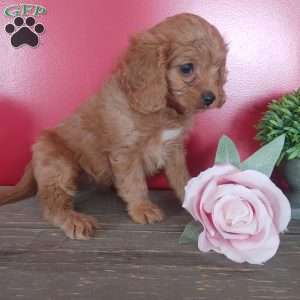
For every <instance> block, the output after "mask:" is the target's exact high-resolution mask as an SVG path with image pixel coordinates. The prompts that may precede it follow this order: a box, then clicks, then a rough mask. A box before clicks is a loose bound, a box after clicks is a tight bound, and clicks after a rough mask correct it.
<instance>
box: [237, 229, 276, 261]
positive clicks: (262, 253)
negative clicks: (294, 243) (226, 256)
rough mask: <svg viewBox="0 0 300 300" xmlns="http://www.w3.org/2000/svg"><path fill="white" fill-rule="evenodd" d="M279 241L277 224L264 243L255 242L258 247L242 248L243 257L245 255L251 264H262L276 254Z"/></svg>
mask: <svg viewBox="0 0 300 300" xmlns="http://www.w3.org/2000/svg"><path fill="white" fill-rule="evenodd" d="M279 243H280V240H279V234H278V232H277V230H276V228H275V226H274V225H272V226H271V230H270V231H269V232H268V234H267V235H266V238H265V239H264V242H263V244H262V243H254V246H256V247H253V248H252V249H249V250H242V253H243V257H245V260H246V261H247V262H249V263H250V264H262V263H264V262H266V261H267V260H269V259H270V258H272V257H273V256H274V255H275V254H276V252H277V250H278V248H279ZM233 247H234V246H233Z"/></svg>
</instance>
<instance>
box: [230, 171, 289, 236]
mask: <svg viewBox="0 0 300 300" xmlns="http://www.w3.org/2000/svg"><path fill="white" fill-rule="evenodd" d="M226 178H227V180H230V181H233V182H235V183H238V184H240V185H243V186H247V187H249V188H254V189H257V190H260V191H261V192H262V193H263V194H264V195H265V196H266V199H268V200H269V203H270V205H271V207H272V211H273V213H274V219H273V222H274V224H275V226H276V228H277V230H278V231H279V232H282V231H284V230H285V229H286V227H287V225H288V223H289V221H290V219H291V206H290V203H289V201H288V199H287V198H286V196H285V195H284V194H283V192H282V191H281V190H280V189H279V188H278V187H277V186H276V185H275V184H274V183H273V182H272V181H271V180H270V179H269V178H268V177H267V176H266V175H264V174H262V173H260V172H257V171H255V170H246V171H243V172H240V173H236V174H232V175H229V176H226Z"/></svg>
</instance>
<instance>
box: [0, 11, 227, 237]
mask: <svg viewBox="0 0 300 300" xmlns="http://www.w3.org/2000/svg"><path fill="white" fill-rule="evenodd" d="M226 52H227V51H226V45H225V43H224V41H223V39H222V37H221V35H220V34H219V32H218V30H217V29H216V28H215V27H214V26H212V25H210V24H209V23H208V22H207V21H205V20H204V19H202V18H201V17H199V16H196V15H192V14H180V15H176V16H173V17H170V18H168V19H166V20H165V21H163V22H161V23H159V24H158V25H156V26H154V27H153V28H151V29H149V30H147V31H145V32H142V33H140V34H138V35H137V36H135V37H134V38H133V39H132V40H131V42H130V46H129V48H128V50H127V52H126V53H125V55H124V57H123V58H122V59H121V61H120V63H119V65H118V67H117V68H116V70H115V71H114V72H113V74H112V76H111V79H110V80H109V81H108V82H106V83H105V84H104V86H103V88H102V90H101V91H100V92H99V94H98V95H96V96H95V97H93V98H92V99H90V100H89V101H87V102H85V103H84V104H83V105H82V106H81V107H80V108H79V109H78V110H77V111H76V112H75V113H74V114H73V115H72V116H71V117H70V118H68V119H67V120H65V121H64V122H63V123H61V124H60V125H58V126H57V127H55V128H53V129H50V130H45V131H43V132H42V133H41V135H40V137H39V138H38V140H37V142H36V143H35V144H34V146H33V148H32V153H33V156H32V161H31V162H30V163H29V165H28V166H27V168H26V171H25V174H24V176H23V178H22V179H21V181H20V182H19V183H18V184H17V185H16V186H15V187H9V188H2V189H1V190H0V204H5V203H9V202H13V201H17V200H20V199H21V198H24V197H26V196H29V195H33V194H35V193H36V192H37V194H38V198H39V199H40V202H41V205H42V211H43V216H44V217H45V218H46V219H47V220H48V221H49V222H51V223H52V224H54V225H57V226H59V227H60V228H62V230H63V231H64V232H65V234H66V235H67V236H68V237H70V238H72V239H87V238H89V237H90V236H91V235H92V234H93V232H94V229H95V227H96V221H95V219H94V218H93V217H90V216H87V215H84V214H81V213H78V212H76V211H74V209H73V201H72V197H73V196H74V194H75V192H76V190H77V179H78V177H79V174H80V173H81V172H85V173H86V174H88V175H89V176H90V177H91V178H93V180H94V181H95V182H96V183H97V184H101V185H103V184H105V185H112V184H113V185H114V186H115V188H116V190H117V191H118V194H119V196H120V197H121V198H122V199H123V200H124V201H125V202H126V203H127V209H128V214H129V215H130V217H131V218H132V219H133V221H135V222H137V223H142V224H144V223H153V222H157V221H161V220H162V219H163V212H162V211H161V209H160V208H159V207H158V206H156V205H155V204H153V203H152V202H151V201H150V199H149V196H148V189H147V185H146V181H145V177H146V176H147V175H150V174H154V173H155V172H157V171H158V170H161V169H165V173H166V175H167V177H168V180H169V182H170V185H171V187H172V188H173V189H174V191H175V192H176V195H177V196H178V198H179V199H182V198H183V195H184V186H185V184H186V182H187V180H188V178H189V175H188V172H187V169H186V164H185V151H184V145H183V134H184V131H185V129H186V128H187V127H188V126H190V124H191V121H192V119H193V116H194V115H195V114H196V113H197V112H199V111H201V110H203V109H206V108H215V107H220V106H222V104H223V103H224V101H225V100H224V99H225V94H224V90H223V86H224V83H225V77H226V76H225V75H226V70H225V63H226Z"/></svg>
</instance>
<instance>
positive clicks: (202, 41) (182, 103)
mask: <svg viewBox="0 0 300 300" xmlns="http://www.w3.org/2000/svg"><path fill="white" fill-rule="evenodd" d="M226 53H227V50H226V45H225V43H224V41H223V39H222V37H221V35H220V33H219V32H218V31H217V29H216V28H215V27H213V26H212V25H210V24H209V23H208V22H206V21H205V20H204V19H202V18H200V17H198V16H195V15H191V14H180V15H176V16H174V17H171V18H168V19H166V20H165V21H164V22H162V23H160V24H158V25H156V26H155V27H153V28H152V29H150V30H149V31H146V32H144V33H142V34H140V35H138V36H137V37H135V38H134V39H133V40H132V42H131V45H130V47H129V50H128V52H127V54H126V56H125V58H124V60H123V61H122V64H121V85H122V87H123V89H124V90H125V91H126V92H127V94H128V96H129V101H130V105H131V107H132V108H133V109H134V110H136V111H139V112H141V113H151V112H155V111H158V110H161V109H163V108H164V107H166V106H171V107H173V108H174V109H176V110H177V111H178V112H179V113H182V114H190V113H193V112H196V111H198V110H201V109H205V108H213V107H220V106H222V104H223V103H224V102H225V93H224V89H223V86H224V84H225V81H226V69H225V64H226Z"/></svg>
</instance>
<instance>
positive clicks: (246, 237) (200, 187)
mask: <svg viewBox="0 0 300 300" xmlns="http://www.w3.org/2000/svg"><path fill="white" fill-rule="evenodd" d="M183 207H184V208H185V209H186V210H187V211H188V212H189V213H190V214H191V215H192V216H193V218H194V219H195V220H196V221H199V222H201V223H202V225H203V227H204V230H203V232H202V233H201V234H200V235H199V239H198V247H199V250H201V251H204V252H207V251H209V250H214V251H216V252H218V253H223V254H224V255H226V256H227V257H228V258H229V259H231V260H233V261H235V262H240V263H241V262H249V263H252V264H260V263H263V262H265V261H267V260H268V259H270V258H271V257H272V256H273V255H274V254H275V253H276V251H277V249H278V247H279V233H280V232H283V231H284V230H285V229H286V228H287V225H288V223H289V221H290V218H291V207H290V204H289V201H288V199H287V198H286V197H285V195H284V194H283V193H282V192H281V190H280V189H279V188H277V187H276V186H275V184H274V183H273V182H272V181H271V180H270V179H269V178H268V177H267V176H266V175H264V174H262V173H260V172H257V171H254V170H246V171H240V170H239V169H237V168H236V167H234V166H232V165H216V166H214V167H212V168H210V169H208V170H206V171H205V172H202V173H200V175H199V176H198V177H195V178H192V179H191V180H190V181H189V182H188V184H187V186H186V188H185V199H184V202H183Z"/></svg>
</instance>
